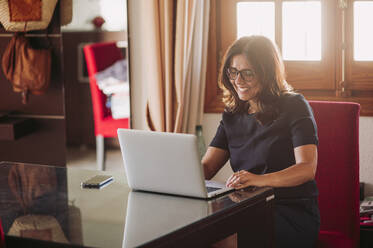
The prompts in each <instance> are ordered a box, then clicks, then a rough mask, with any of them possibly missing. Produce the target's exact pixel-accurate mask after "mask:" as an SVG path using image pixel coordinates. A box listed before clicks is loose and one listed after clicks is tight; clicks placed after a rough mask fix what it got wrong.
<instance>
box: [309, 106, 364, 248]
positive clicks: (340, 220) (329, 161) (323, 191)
mask: <svg viewBox="0 0 373 248" xmlns="http://www.w3.org/2000/svg"><path fill="white" fill-rule="evenodd" d="M310 105H311V107H312V109H313V112H314V116H315V120H316V123H317V127H318V136H319V147H318V164H317V172H316V182H317V186H318V189H319V207H320V215H321V227H320V233H319V239H318V244H317V247H318V248H324V247H325V248H326V247H328V248H337V247H338V248H351V247H354V248H355V247H356V248H357V247H359V232H360V226H359V112H360V105H359V104H356V103H347V102H323V101H310Z"/></svg>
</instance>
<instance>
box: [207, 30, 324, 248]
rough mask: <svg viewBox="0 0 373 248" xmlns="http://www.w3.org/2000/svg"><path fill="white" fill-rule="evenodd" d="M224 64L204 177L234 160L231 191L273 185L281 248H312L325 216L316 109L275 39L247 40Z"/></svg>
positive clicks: (239, 42)
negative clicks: (219, 111) (294, 83)
mask: <svg viewBox="0 0 373 248" xmlns="http://www.w3.org/2000/svg"><path fill="white" fill-rule="evenodd" d="M223 61H224V62H223V64H222V67H221V70H220V77H219V86H220V87H221V89H222V90H223V94H224V96H223V101H224V104H225V111H224V112H223V115H222V120H221V121H220V125H219V127H218V130H217V132H216V135H215V137H214V139H213V140H212V142H211V144H210V147H209V148H208V150H207V152H206V155H205V156H204V157H203V159H202V164H203V166H204V170H205V177H206V179H210V178H211V177H213V176H214V175H215V174H216V173H217V172H218V171H219V170H220V168H222V167H223V165H224V164H225V162H227V160H228V159H229V160H230V164H231V167H232V170H233V171H234V173H233V174H232V175H231V177H230V178H229V179H228V180H227V182H226V185H227V186H228V187H234V188H236V189H241V188H246V187H248V186H259V187H261V186H270V187H274V189H275V199H276V201H275V203H276V207H275V211H274V220H275V241H276V244H277V247H313V245H314V244H315V242H316V239H317V235H318V230H319V225H320V216H319V210H318V205H317V195H318V191H317V187H316V183H315V180H314V177H315V172H316V165H317V144H318V138H317V132H316V124H315V120H314V118H313V114H312V110H311V108H310V106H309V104H308V102H307V101H306V100H305V99H304V97H303V96H302V95H300V94H295V93H293V91H292V88H291V87H290V86H289V85H288V84H287V82H286V80H285V76H284V65H283V61H282V59H281V57H280V54H279V52H278V49H277V48H276V46H275V45H274V44H273V42H272V41H271V40H270V39H268V38H266V37H264V36H248V37H242V38H240V39H239V40H237V41H235V42H234V43H233V44H232V45H231V46H230V47H229V48H228V51H227V53H226V55H225V56H224V59H223ZM289 220H292V221H291V222H289ZM248 221H249V220H248ZM295 227H296V228H295Z"/></svg>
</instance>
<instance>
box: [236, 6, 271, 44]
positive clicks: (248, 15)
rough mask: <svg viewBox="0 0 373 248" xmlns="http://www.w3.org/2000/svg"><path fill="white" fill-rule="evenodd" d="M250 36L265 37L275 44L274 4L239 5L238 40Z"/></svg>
mask: <svg viewBox="0 0 373 248" xmlns="http://www.w3.org/2000/svg"><path fill="white" fill-rule="evenodd" d="M248 35H263V36H266V37H268V38H269V39H271V40H272V41H273V42H275V4H274V3H273V2H240V3H237V38H240V37H242V36H248Z"/></svg>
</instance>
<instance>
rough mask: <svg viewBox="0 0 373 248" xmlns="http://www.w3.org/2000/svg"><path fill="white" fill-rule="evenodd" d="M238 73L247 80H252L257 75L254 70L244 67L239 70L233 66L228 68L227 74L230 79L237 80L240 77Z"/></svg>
mask: <svg viewBox="0 0 373 248" xmlns="http://www.w3.org/2000/svg"><path fill="white" fill-rule="evenodd" d="M238 74H240V75H241V78H242V80H243V81H245V82H250V81H252V80H253V79H254V77H255V74H254V72H253V71H252V70H250V69H244V70H241V71H239V70H237V69H236V68H233V67H229V68H227V76H228V78H229V79H230V80H236V79H237V77H238Z"/></svg>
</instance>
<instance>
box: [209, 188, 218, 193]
mask: <svg viewBox="0 0 373 248" xmlns="http://www.w3.org/2000/svg"><path fill="white" fill-rule="evenodd" d="M206 189H207V192H208V193H210V192H213V191H216V190H218V189H220V188H214V187H206Z"/></svg>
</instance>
